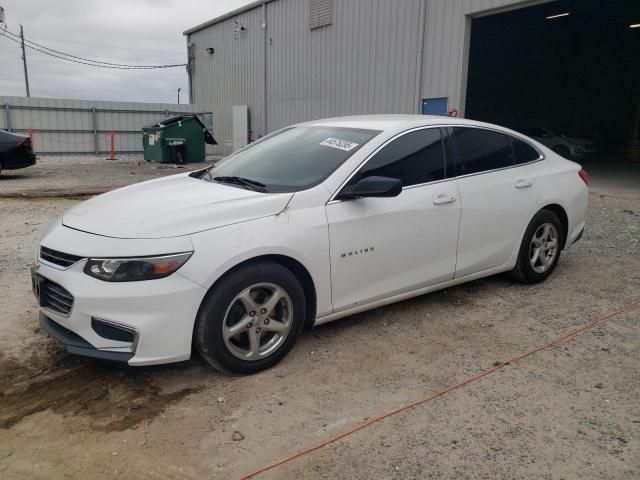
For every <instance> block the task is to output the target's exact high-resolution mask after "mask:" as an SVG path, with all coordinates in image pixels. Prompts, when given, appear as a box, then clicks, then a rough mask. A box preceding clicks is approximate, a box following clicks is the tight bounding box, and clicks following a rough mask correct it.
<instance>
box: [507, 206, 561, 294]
mask: <svg viewBox="0 0 640 480" xmlns="http://www.w3.org/2000/svg"><path fill="white" fill-rule="evenodd" d="M564 235H565V233H564V230H563V228H562V224H561V223H560V220H559V219H558V216H557V215H556V214H555V213H553V212H552V211H551V210H540V211H539V212H538V213H536V215H535V216H534V217H533V219H532V220H531V222H530V223H529V226H528V227H527V230H526V231H525V234H524V237H523V238H522V243H521V245H520V252H519V253H518V261H517V262H516V266H515V268H514V269H513V270H512V271H511V272H510V273H511V276H512V277H513V278H514V279H515V280H518V281H520V282H523V283H538V282H542V281H543V280H546V278H547V277H548V276H549V275H551V272H553V270H554V269H555V268H556V265H557V264H558V260H559V259H560V252H561V251H562V246H563V245H564ZM554 241H555V247H554V246H553V244H554ZM536 249H539V250H538V255H537V256H536ZM552 250H553V251H552Z"/></svg>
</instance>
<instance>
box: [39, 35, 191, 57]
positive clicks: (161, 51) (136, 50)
mask: <svg viewBox="0 0 640 480" xmlns="http://www.w3.org/2000/svg"><path fill="white" fill-rule="evenodd" d="M36 40H38V41H44V42H53V43H66V44H69V45H84V46H86V47H103V48H115V49H118V50H131V51H133V52H152V53H167V54H172V55H181V54H182V52H175V51H168V50H152V49H150V48H130V47H119V46H117V45H102V44H99V43H83V42H70V41H69V40H53V39H51V38H36Z"/></svg>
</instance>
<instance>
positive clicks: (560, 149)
mask: <svg viewBox="0 0 640 480" xmlns="http://www.w3.org/2000/svg"><path fill="white" fill-rule="evenodd" d="M553 151H554V152H556V153H557V154H558V155H560V156H561V157H564V158H566V159H571V152H570V151H569V149H568V148H567V147H565V146H564V145H557V146H555V147H553Z"/></svg>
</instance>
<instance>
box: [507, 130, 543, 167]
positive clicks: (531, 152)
mask: <svg viewBox="0 0 640 480" xmlns="http://www.w3.org/2000/svg"><path fill="white" fill-rule="evenodd" d="M511 141H512V142H513V153H514V155H515V157H516V165H518V164H521V163H527V162H533V161H534V160H538V159H539V158H540V154H539V153H538V151H537V150H536V149H535V148H533V147H532V146H531V145H529V144H528V143H527V142H523V141H522V140H518V139H517V138H514V137H511Z"/></svg>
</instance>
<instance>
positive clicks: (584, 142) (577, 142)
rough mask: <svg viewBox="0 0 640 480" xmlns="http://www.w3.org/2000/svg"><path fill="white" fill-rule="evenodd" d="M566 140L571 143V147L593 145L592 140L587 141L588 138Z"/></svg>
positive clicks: (565, 138)
mask: <svg viewBox="0 0 640 480" xmlns="http://www.w3.org/2000/svg"><path fill="white" fill-rule="evenodd" d="M563 138H564V140H566V141H567V142H569V143H570V144H571V145H575V146H576V147H584V146H587V145H593V142H592V141H591V140H587V139H586V138H577V137H563Z"/></svg>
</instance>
